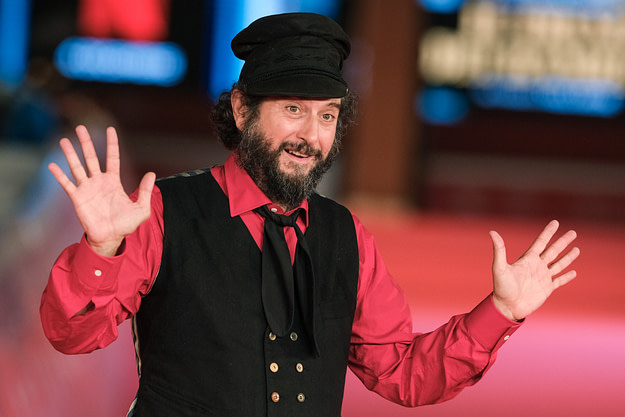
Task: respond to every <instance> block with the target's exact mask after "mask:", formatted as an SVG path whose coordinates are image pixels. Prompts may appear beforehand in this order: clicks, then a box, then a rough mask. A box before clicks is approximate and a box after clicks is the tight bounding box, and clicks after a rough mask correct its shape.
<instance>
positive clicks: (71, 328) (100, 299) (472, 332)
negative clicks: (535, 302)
mask: <svg viewBox="0 0 625 417" xmlns="http://www.w3.org/2000/svg"><path fill="white" fill-rule="evenodd" d="M211 173H212V174H213V176H214V177H215V179H216V180H217V182H218V183H219V185H220V186H221V188H222V190H223V191H224V193H225V194H226V195H227V197H228V200H229V203H230V215H231V216H233V217H235V216H241V218H242V220H243V221H244V222H245V224H246V225H247V227H248V229H249V231H250V234H251V235H252V236H253V238H254V239H255V241H256V242H257V244H258V246H259V247H261V248H262V236H263V225H264V219H263V218H262V217H261V216H260V215H258V214H256V213H255V212H253V210H254V209H255V208H257V207H260V206H262V205H265V204H269V206H270V208H275V209H277V210H278V212H281V209H280V208H279V207H277V206H275V205H274V204H272V203H271V201H270V200H269V199H268V198H267V197H266V196H265V195H264V194H263V193H262V191H260V189H259V188H258V187H257V186H256V184H255V183H254V182H253V181H252V179H251V178H250V177H249V176H248V175H247V173H246V172H245V171H244V170H242V169H241V168H240V167H239V166H238V165H237V163H236V162H235V159H234V156H233V155H231V156H230V157H229V158H228V159H227V160H226V162H225V164H224V165H223V166H218V167H214V168H212V170H211ZM300 207H301V208H303V209H304V211H305V213H306V215H305V216H300V220H298V222H299V226H300V228H301V229H302V231H304V232H305V230H306V227H307V223H308V213H307V209H308V202H307V201H304V203H303V204H302V205H301V206H300ZM151 209H152V214H151V216H150V218H149V219H148V220H147V221H146V222H144V223H143V224H142V225H141V226H139V228H138V229H137V230H136V231H135V232H134V233H133V234H131V235H129V236H127V237H126V239H125V241H124V244H123V247H122V250H121V252H120V254H119V255H117V256H115V257H102V256H99V255H97V254H96V253H95V252H93V250H91V248H90V246H89V245H88V243H87V242H86V240H85V238H84V237H83V239H82V240H81V241H80V243H76V244H73V245H71V246H69V247H68V248H66V249H65V250H64V251H63V252H62V253H61V255H60V257H59V258H58V259H57V261H56V262H55V264H54V266H53V268H52V271H51V273H50V278H49V281H48V285H47V286H46V289H45V290H44V293H43V297H42V302H41V319H42V323H43V328H44V332H45V334H46V336H47V337H48V339H49V340H50V342H51V343H52V344H53V346H54V347H55V348H56V349H58V350H59V351H61V352H64V353H87V352H91V351H93V350H94V349H98V348H103V347H105V346H107V345H108V344H110V343H111V342H113V341H114V340H115V339H116V338H117V335H118V333H117V326H118V325H119V324H120V323H122V322H123V321H124V320H126V319H127V318H129V317H132V316H133V315H134V314H135V313H136V312H137V310H138V309H139V306H140V304H141V297H143V296H144V295H146V294H147V293H148V292H149V290H150V287H151V286H152V284H153V283H154V280H155V278H156V276H157V275H158V271H159V267H160V261H161V254H162V250H163V202H162V198H161V193H160V190H159V189H158V187H155V188H154V191H153V193H152V207H151ZM354 222H355V226H356V234H357V239H358V248H359V282H358V294H357V307H356V313H355V317H354V323H353V326H352V337H351V348H350V356H349V367H350V368H351V370H352V371H353V372H354V373H355V374H356V375H357V376H358V377H359V378H360V379H361V380H362V381H363V383H364V384H365V386H367V388H369V389H371V390H373V391H376V392H377V393H379V394H380V395H382V396H383V397H385V398H388V399H390V400H392V401H394V402H397V403H401V404H404V405H409V406H415V405H421V404H429V403H435V402H441V401H444V400H447V399H450V398H452V397H453V396H455V395H456V394H457V393H458V392H460V390H461V389H462V388H464V387H466V386H469V385H473V384H474V383H475V382H477V381H478V380H479V379H480V378H481V377H482V375H483V374H484V372H485V371H486V370H487V369H488V368H489V367H490V366H491V365H492V363H493V362H494V360H495V356H496V352H497V350H498V349H499V347H500V346H501V345H502V344H503V343H504V342H505V340H507V339H508V337H509V336H510V335H511V334H512V333H514V331H515V330H516V329H517V328H518V327H519V323H516V322H513V321H511V320H509V319H507V318H506V317H505V316H503V315H502V314H501V313H500V312H499V311H498V310H497V309H496V307H495V306H494V304H493V302H492V297H490V296H488V297H487V298H485V299H484V301H482V302H481V303H480V304H479V305H478V306H477V307H476V308H475V309H473V311H471V312H470V313H467V314H463V315H458V316H454V317H453V318H452V319H451V320H450V321H449V322H448V323H447V324H445V325H443V326H441V327H440V328H439V329H437V330H435V331H433V332H430V333H425V334H421V333H413V329H412V318H411V315H410V310H409V307H408V303H407V301H406V299H405V297H404V295H403V293H402V291H401V289H400V288H399V287H398V286H397V285H396V283H395V282H394V280H393V278H392V277H391V275H390V274H389V272H388V271H387V269H386V267H385V265H384V261H383V260H382V258H381V256H380V253H379V251H378V249H377V247H376V244H375V241H374V239H373V236H372V235H371V234H370V233H369V232H368V231H367V230H366V229H365V228H364V226H363V225H362V223H360V221H359V220H358V219H357V218H356V217H355V216H354ZM286 238H287V243H288V245H289V249H290V250H291V254H292V256H293V254H294V252H295V246H296V243H297V238H296V236H295V232H294V231H293V229H292V228H286ZM87 305H91V306H92V308H90V309H89V310H88V311H87V313H85V314H81V315H77V313H78V312H80V311H81V310H82V309H83V308H84V307H85V306H87Z"/></svg>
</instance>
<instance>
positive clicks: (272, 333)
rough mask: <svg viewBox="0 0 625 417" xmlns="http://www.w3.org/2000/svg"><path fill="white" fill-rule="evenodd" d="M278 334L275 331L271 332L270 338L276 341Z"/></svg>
mask: <svg viewBox="0 0 625 417" xmlns="http://www.w3.org/2000/svg"><path fill="white" fill-rule="evenodd" d="M276 338H277V336H276V334H275V333H274V332H269V340H271V341H274V340H276Z"/></svg>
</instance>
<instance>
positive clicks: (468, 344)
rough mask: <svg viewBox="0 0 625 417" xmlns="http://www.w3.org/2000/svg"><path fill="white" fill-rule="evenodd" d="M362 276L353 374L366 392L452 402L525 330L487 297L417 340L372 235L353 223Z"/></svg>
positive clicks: (407, 400)
mask: <svg viewBox="0 0 625 417" xmlns="http://www.w3.org/2000/svg"><path fill="white" fill-rule="evenodd" d="M354 221H355V224H356V231H357V237H358V247H359V258H360V272H359V274H360V276H359V288H358V303H357V307H356V314H355V316H354V324H353V327H352V338H351V347H350V357H349V367H350V369H351V370H352V371H353V372H354V373H355V374H356V376H358V378H360V380H361V381H362V382H363V383H364V385H365V386H366V387H367V388H368V389H370V390H372V391H375V392H377V393H378V394H380V395H381V396H382V397H384V398H387V399H389V400H391V401H393V402H395V403H398V404H402V405H405V406H412V407H414V406H417V405H424V404H433V403H438V402H442V401H446V400H448V399H451V398H453V397H454V396H455V395H457V394H458V393H459V392H460V391H461V390H462V389H463V388H465V387H467V386H470V385H473V384H474V383H476V382H477V381H478V380H479V379H480V378H481V377H482V375H483V374H484V372H485V371H486V370H487V369H488V368H489V367H490V366H491V365H492V363H493V362H494V360H495V356H496V352H497V350H498V349H499V347H500V346H501V345H502V344H503V343H504V342H505V341H506V340H507V339H508V337H509V336H510V335H511V334H512V333H514V332H515V331H516V329H517V328H518V327H519V326H520V324H519V323H516V322H513V321H511V320H509V319H507V318H506V317H505V316H503V315H502V314H501V313H500V312H499V311H498V310H497V309H496V307H495V306H494V304H493V302H492V297H490V296H489V297H487V298H486V299H484V301H482V302H481V303H480V304H479V305H478V306H477V307H476V308H475V309H473V311H471V312H470V313H467V314H463V315H458V316H454V317H452V318H451V320H450V321H449V322H448V323H446V324H444V325H443V326H441V327H439V328H438V329H437V330H435V331H433V332H429V333H415V332H413V329H412V317H411V314H410V309H409V306H408V303H407V301H406V298H405V297H404V294H403V293H402V291H401V289H400V288H399V287H398V286H397V284H396V283H395V282H394V280H393V278H392V277H391V276H390V274H389V272H388V270H387V269H386V266H385V265H384V261H383V260H382V258H381V256H380V253H379V251H378V249H377V247H376V244H375V241H374V239H373V236H372V235H371V234H370V233H369V232H368V231H367V230H366V229H365V228H364V226H363V225H362V224H361V223H360V221H359V220H358V219H357V218H355V217H354Z"/></svg>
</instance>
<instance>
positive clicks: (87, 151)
mask: <svg viewBox="0 0 625 417" xmlns="http://www.w3.org/2000/svg"><path fill="white" fill-rule="evenodd" d="M76 134H77V135H78V139H79V141H80V146H81V148H82V153H83V156H84V161H85V166H83V164H82V162H81V161H80V159H79V157H78V155H77V153H76V151H75V149H74V147H73V145H72V143H71V142H70V140H69V139H67V138H63V139H61V141H60V146H61V149H62V150H63V153H64V154H65V158H66V159H67V163H68V166H69V169H70V171H71V173H72V176H73V177H74V181H75V183H74V182H72V181H71V180H70V179H69V178H68V177H67V175H66V174H65V173H64V172H63V170H62V169H61V168H60V167H59V166H58V165H57V164H55V163H52V164H50V165H49V169H50V172H52V175H54V177H55V178H56V180H57V181H58V182H59V184H60V185H61V187H63V189H64V190H65V192H66V193H67V195H68V196H69V198H70V199H71V201H72V204H73V205H74V209H75V210H76V214H77V216H78V220H79V221H80V224H81V225H82V227H83V229H84V231H85V234H86V236H87V241H88V242H89V244H90V245H91V247H92V248H93V249H94V250H95V251H96V252H97V253H99V254H100V255H106V256H112V255H115V253H116V252H117V249H118V248H119V246H120V245H121V243H122V242H123V240H124V238H125V237H126V236H127V235H129V234H130V233H132V232H134V231H135V230H136V228H137V227H139V225H140V224H141V223H143V222H144V221H145V220H146V219H147V218H148V217H149V216H150V194H151V192H152V188H153V186H154V181H155V174H154V173H151V172H149V173H147V174H145V175H144V177H143V179H142V180H141V183H140V184H139V192H138V198H137V201H132V200H131V199H130V198H129V197H128V194H126V192H125V191H124V188H123V186H122V184H121V178H120V157H119V144H118V138H117V132H116V131H115V129H114V128H112V127H109V128H108V129H107V130H106V149H107V150H106V170H105V171H102V170H101V168H100V163H99V161H98V157H97V154H96V151H95V148H94V146H93V142H92V140H91V137H90V135H89V132H88V131H87V129H86V128H85V127H84V126H78V127H77V128H76Z"/></svg>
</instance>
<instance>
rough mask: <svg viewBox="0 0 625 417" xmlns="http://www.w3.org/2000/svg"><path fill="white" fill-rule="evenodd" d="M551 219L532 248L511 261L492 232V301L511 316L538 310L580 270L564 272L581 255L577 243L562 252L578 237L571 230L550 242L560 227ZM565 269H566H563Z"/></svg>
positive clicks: (495, 234)
mask: <svg viewBox="0 0 625 417" xmlns="http://www.w3.org/2000/svg"><path fill="white" fill-rule="evenodd" d="M558 227H559V224H558V222H557V221H556V220H553V221H551V222H550V223H549V224H548V225H547V226H546V227H545V229H544V230H543V231H542V232H541V233H540V235H538V237H537V238H536V240H535V241H534V243H533V244H532V245H531V246H530V248H529V249H528V250H527V252H525V254H523V256H521V257H520V258H519V259H518V260H517V261H516V262H515V263H513V264H512V265H509V264H508V261H507V260H506V247H505V244H504V241H503V239H502V237H501V236H500V235H499V234H498V233H497V232H494V231H492V232H490V235H491V239H492V241H493V252H494V257H493V288H494V291H493V301H494V302H495V306H497V308H498V309H499V310H500V311H501V312H502V313H503V314H504V315H506V316H507V317H508V318H510V319H512V320H521V319H523V318H525V317H527V316H528V315H530V314H531V313H533V312H534V311H536V310H537V309H538V308H539V307H540V306H541V305H542V304H543V303H544V302H545V301H546V300H547V298H548V297H549V296H550V295H551V293H552V292H553V291H555V290H556V289H557V288H558V287H561V286H562V285H565V284H567V283H569V282H570V281H572V280H573V279H574V278H575V277H576V275H577V273H576V272H575V271H574V270H569V271H566V272H564V270H565V269H567V268H568V267H569V266H570V265H571V263H572V262H573V261H574V260H575V259H576V258H577V257H578V256H579V253H580V251H579V249H578V248H576V247H574V248H572V249H570V250H569V251H568V252H566V253H565V254H564V255H562V256H561V254H562V252H563V251H564V250H565V249H566V248H567V247H568V246H569V244H571V242H573V240H575V238H576V237H577V234H576V233H575V232H574V231H573V230H570V231H568V232H566V233H565V234H563V235H562V236H561V237H560V238H559V239H557V240H556V241H555V242H554V243H552V244H551V245H549V246H547V245H548V244H549V241H550V240H551V238H552V237H553V236H554V235H555V233H556V231H557V230H558ZM563 272H564V273H563Z"/></svg>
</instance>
